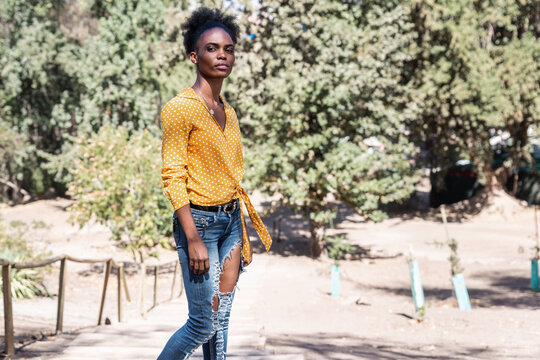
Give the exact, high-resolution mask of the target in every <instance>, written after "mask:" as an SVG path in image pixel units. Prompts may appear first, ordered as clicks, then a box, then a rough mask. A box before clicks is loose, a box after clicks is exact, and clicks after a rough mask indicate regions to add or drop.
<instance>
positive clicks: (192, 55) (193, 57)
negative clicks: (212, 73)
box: [189, 51, 197, 64]
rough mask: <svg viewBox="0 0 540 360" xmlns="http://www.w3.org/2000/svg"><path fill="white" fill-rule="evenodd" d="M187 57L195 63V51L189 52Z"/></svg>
mask: <svg viewBox="0 0 540 360" xmlns="http://www.w3.org/2000/svg"><path fill="white" fill-rule="evenodd" d="M189 59H190V60H191V62H192V63H194V64H197V53H196V52H195V51H192V52H190V53H189Z"/></svg>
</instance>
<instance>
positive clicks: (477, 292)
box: [373, 272, 540, 309]
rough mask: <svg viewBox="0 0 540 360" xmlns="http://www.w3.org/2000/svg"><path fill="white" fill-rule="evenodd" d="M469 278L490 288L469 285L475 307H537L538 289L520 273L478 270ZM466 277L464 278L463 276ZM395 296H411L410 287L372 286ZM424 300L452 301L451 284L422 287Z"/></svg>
mask: <svg viewBox="0 0 540 360" xmlns="http://www.w3.org/2000/svg"><path fill="white" fill-rule="evenodd" d="M469 277H470V278H481V279H483V281H484V282H485V283H489V284H490V285H491V287H489V288H472V287H468V288H467V290H468V292H469V297H470V299H471V304H472V305H473V307H476V308H491V307H507V308H513V309H538V308H540V292H535V291H533V290H531V289H530V288H529V279H528V278H526V277H520V276H509V275H504V274H502V273H499V272H477V273H474V274H472V275H470V276H469ZM465 280H467V279H465ZM373 288H374V289H376V290H379V291H384V292H387V293H391V294H394V295H400V296H407V297H409V296H411V289H410V288H408V287H406V288H404V287H394V288H391V287H373ZM424 297H425V299H426V302H428V303H431V304H437V303H441V302H445V303H447V302H452V303H454V302H455V299H454V294H453V289H452V283H451V280H450V279H448V287H446V288H443V287H440V288H439V287H424Z"/></svg>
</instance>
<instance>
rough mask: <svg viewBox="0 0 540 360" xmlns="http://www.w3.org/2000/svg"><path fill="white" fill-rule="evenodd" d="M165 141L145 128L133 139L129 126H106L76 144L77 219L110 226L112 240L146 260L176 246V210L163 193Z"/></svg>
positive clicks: (74, 184) (71, 187)
mask: <svg viewBox="0 0 540 360" xmlns="http://www.w3.org/2000/svg"><path fill="white" fill-rule="evenodd" d="M160 150H161V142H160V140H159V139H157V138H155V137H153V136H152V135H151V134H150V133H149V132H148V131H146V130H144V131H142V132H139V133H138V134H135V135H133V136H131V137H130V136H129V135H128V131H127V130H126V129H125V128H123V127H118V128H113V127H109V126H105V127H102V128H101V129H100V131H99V132H98V133H97V134H94V135H92V136H91V137H90V138H86V137H79V138H77V139H76V140H75V143H74V145H73V147H72V148H71V150H70V154H67V156H70V157H74V159H75V160H74V163H73V165H72V167H71V169H70V174H71V177H72V181H71V183H70V184H69V192H68V193H69V194H70V195H72V196H73V198H74V199H75V200H76V203H75V204H74V205H73V206H72V207H71V208H70V210H72V211H73V216H72V220H74V221H75V222H76V223H78V224H79V225H80V226H81V227H82V226H84V225H85V224H87V223H88V222H89V221H90V220H94V219H95V220H96V221H97V222H98V223H100V224H103V225H105V226H107V227H108V228H109V229H110V230H111V231H112V240H114V241H117V242H119V243H120V244H121V245H122V246H124V247H126V248H127V249H129V250H131V251H132V253H133V256H134V258H137V255H138V257H139V260H140V261H141V262H142V261H144V257H145V255H146V254H148V252H149V250H150V249H151V248H152V247H154V246H157V245H161V246H164V247H165V248H170V243H169V238H170V235H171V229H170V221H169V220H170V217H171V214H172V208H171V207H170V204H169V202H168V200H167V199H166V197H165V196H163V194H162V192H161V189H162V185H161V178H160V167H161V157H160Z"/></svg>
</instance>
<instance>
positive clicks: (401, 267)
mask: <svg viewBox="0 0 540 360" xmlns="http://www.w3.org/2000/svg"><path fill="white" fill-rule="evenodd" d="M67 204H68V202H66V200H50V201H39V202H36V203H32V204H28V205H24V206H18V207H14V208H4V209H1V210H0V212H1V215H2V218H3V221H5V222H8V221H11V220H23V221H31V220H32V219H36V220H37V219H41V220H42V221H44V222H45V223H47V224H49V225H50V226H51V228H50V229H48V230H46V231H45V233H37V232H36V233H35V234H32V235H31V241H35V242H36V245H39V244H45V245H46V247H47V249H48V250H50V251H52V252H53V253H70V254H74V253H75V254H81V253H84V254H85V256H86V257H92V256H96V257H103V255H104V254H107V256H113V257H114V258H118V259H123V260H126V261H128V260H131V258H130V255H129V254H127V253H125V252H123V251H122V250H119V249H117V248H115V247H114V246H112V245H111V244H110V243H109V242H108V241H107V237H108V232H107V230H106V229H104V228H102V227H99V226H94V227H88V228H86V229H83V230H82V231H79V230H78V229H77V228H75V227H72V226H71V225H69V224H68V223H67V222H66V219H67V215H66V213H65V212H64V210H63V207H65V206H66V205H67ZM501 214H502V215H501ZM279 215H281V216H282V233H281V240H280V241H279V242H277V241H276V243H275V246H274V247H273V250H272V252H271V253H270V254H262V253H258V254H256V255H255V263H254V264H253V265H252V266H250V267H248V271H250V272H252V274H256V276H257V278H258V279H259V281H260V282H261V284H263V289H264V290H263V291H261V292H260V293H259V295H258V296H259V298H258V300H257V301H256V305H254V306H253V308H252V309H251V310H250V311H251V312H252V313H251V314H252V316H253V317H254V319H255V320H256V321H257V322H258V323H260V324H261V327H262V333H263V334H264V336H265V337H266V339H267V341H266V343H267V348H268V349H272V351H275V352H277V353H280V352H281V353H291V352H292V353H298V351H299V350H300V351H301V352H303V353H304V355H305V358H306V359H407V358H415V359H538V358H540V340H539V339H540V330H539V329H538V324H539V323H540V293H535V292H532V291H531V290H529V271H530V270H529V266H530V265H529V258H530V248H531V247H532V246H533V245H534V242H533V240H532V235H533V232H534V225H533V213H532V211H530V210H519V211H517V212H516V211H513V212H506V213H505V212H504V211H503V212H493V213H483V214H482V215H480V216H477V217H475V218H474V219H473V220H470V221H466V222H463V223H451V224H449V232H450V234H451V236H453V237H455V238H456V239H457V240H458V242H459V245H460V248H459V252H460V255H461V258H462V264H463V266H464V268H465V272H464V275H465V281H466V283H467V287H468V289H469V292H470V297H471V301H472V306H473V310H472V311H471V312H462V311H459V310H458V309H457V306H456V302H455V300H454V297H453V293H452V287H451V282H450V276H449V273H450V268H449V264H448V261H447V260H446V259H447V257H448V250H447V248H446V247H442V248H441V247H438V246H437V245H435V243H436V242H440V241H443V240H444V236H445V235H444V229H443V228H442V224H441V223H440V222H439V221H438V220H437V219H435V218H431V219H430V220H429V221H428V220H422V219H409V220H402V219H399V218H397V219H391V220H387V221H385V222H383V223H380V224H372V223H365V222H363V221H362V219H361V218H359V217H358V216H356V215H355V214H352V213H349V212H346V211H345V212H344V213H343V214H341V215H342V216H341V221H340V222H339V223H338V227H337V229H336V232H338V233H339V232H343V233H346V234H347V236H348V238H349V239H350V241H351V242H352V243H354V244H356V245H358V246H359V247H361V249H363V251H364V253H363V255H362V256H361V257H360V259H359V260H351V261H343V262H342V289H341V298H339V299H333V298H331V297H330V296H329V290H330V263H328V262H323V261H315V260H312V259H310V258H309V257H307V256H306V255H305V254H306V253H307V249H308V245H309V242H308V239H307V237H306V236H307V231H306V230H307V229H306V226H305V224H304V223H303V221H302V220H301V219H300V218H299V217H298V216H296V215H294V214H291V213H289V212H287V211H282V212H281V213H279V214H276V215H273V216H272V217H268V218H266V219H265V222H266V223H267V224H268V225H269V228H270V231H271V232H272V224H273V220H274V219H277V217H278V216H279ZM40 231H41V230H40ZM38 232H39V231H38ZM410 245H412V247H413V248H414V252H415V254H416V258H417V260H418V261H419V264H420V271H421V275H422V282H423V284H424V291H425V295H426V301H427V303H428V309H427V315H426V318H425V320H424V321H423V322H417V321H415V320H412V319H411V318H410V317H411V316H412V315H413V310H412V307H413V305H412V300H411V296H410V285H409V274H408V269H407V264H406V261H405V257H404V256H402V255H400V254H406V253H407V252H408V250H409V247H410ZM257 250H258V251H259V252H260V251H261V248H260V247H258V248H257ZM299 254H300V255H299ZM174 257H175V254H174V252H171V253H163V255H162V259H161V261H165V260H168V259H174ZM54 271H56V269H53V273H54ZM55 276H56V275H54V274H52V275H51V276H50V282H51V283H50V284H51V285H50V287H51V288H52V289H54V288H55V287H54V278H55ZM168 276H170V275H168ZM70 279H73V280H72V282H71V284H72V286H73V287H72V288H70V290H69V292H68V296H67V298H66V299H67V301H70V302H71V303H70V304H71V305H70V306H69V309H70V310H69V311H68V312H67V313H66V320H65V321H66V322H67V325H68V326H67V329H69V328H70V327H71V328H75V327H81V326H88V325H92V324H93V323H94V322H95V318H96V316H97V309H95V307H96V304H97V301H98V299H99V295H98V293H99V291H100V286H101V281H102V280H101V279H102V274H101V273H100V269H99V268H91V267H89V266H87V265H81V266H80V267H77V268H75V266H74V267H73V268H72V271H71V272H70ZM128 281H131V283H130V287H131V288H133V289H136V287H137V281H136V278H130V280H128ZM170 281H171V279H170V277H168V278H167V276H164V277H163V280H162V282H160V289H161V290H160V291H161V295H160V296H161V297H162V298H166V297H167V296H168V293H169V290H170V289H169V288H168V285H169V284H170ZM68 284H70V282H68ZM151 286H152V284H151V282H150V281H148V284H147V289H148V294H150V293H151ZM240 287H241V284H240ZM90 289H93V290H90ZM89 293H91V294H92V295H91V296H90V295H89ZM114 293H115V290H114V288H113V291H111V292H110V294H111V298H110V299H109V298H108V299H107V304H108V307H107V310H106V313H107V316H108V317H109V318H110V319H111V320H112V321H113V323H114V321H115V314H116V310H115V306H114V296H113V295H114ZM55 300H56V299H55V298H54V299H37V300H24V301H17V302H16V303H15V305H14V308H15V313H16V320H15V321H16V322H15V327H16V330H17V329H18V330H17V332H18V333H19V335H20V336H22V335H24V334H23V333H25V331H26V334H28V332H30V333H32V332H33V333H34V334H36V333H39V331H45V330H47V329H52V328H54V317H55ZM149 303H150V299H148V304H149ZM129 306H131V308H130V307H129ZM129 306H128V310H127V312H126V314H127V315H126V316H133V317H136V316H137V311H136V309H137V307H136V305H134V304H132V305H129ZM66 309H68V307H67V306H66ZM233 316H234V314H233ZM70 319H71V320H70ZM31 324H33V325H31ZM25 326H26V328H25ZM24 329H26V330H24ZM1 331H3V329H2V330H1Z"/></svg>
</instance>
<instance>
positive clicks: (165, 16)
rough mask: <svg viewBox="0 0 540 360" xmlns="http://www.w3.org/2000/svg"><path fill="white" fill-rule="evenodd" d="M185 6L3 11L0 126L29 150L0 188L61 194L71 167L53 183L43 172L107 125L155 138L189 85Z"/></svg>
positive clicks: (130, 0) (29, 5)
mask: <svg viewBox="0 0 540 360" xmlns="http://www.w3.org/2000/svg"><path fill="white" fill-rule="evenodd" d="M4 5H5V6H4ZM167 6H169V7H168V8H167ZM186 6H187V5H186V4H183V5H181V6H180V7H179V8H176V5H175V4H174V2H171V1H154V0H140V1H135V0H115V1H113V2H111V1H101V0H94V1H91V0H88V1H70V2H65V1H58V0H46V1H35V0H32V1H26V0H7V1H6V2H4V3H3V6H2V8H1V9H0V25H1V26H0V68H1V69H2V70H1V71H0V123H2V124H3V125H2V127H3V128H7V129H10V131H14V132H16V133H18V134H20V136H19V138H20V139H21V141H23V142H27V143H28V146H26V147H25V153H26V154H25V159H26V160H25V164H24V165H25V167H24V169H16V172H17V173H16V174H15V175H16V176H14V175H13V174H11V173H10V174H6V173H2V174H0V178H2V179H9V181H10V183H13V181H14V179H15V180H16V183H15V188H17V189H23V190H24V189H26V190H29V191H30V193H32V194H33V195H39V194H42V193H43V192H44V191H45V190H47V188H48V187H50V186H51V185H55V186H56V188H57V190H59V191H60V192H62V191H63V190H64V189H63V187H62V186H61V184H62V183H63V182H65V180H66V179H67V180H69V176H68V177H64V176H65V175H66V167H67V166H69V164H67V163H66V164H64V166H60V165H61V164H60V163H55V164H54V166H49V167H48V170H49V172H52V174H49V172H47V171H45V167H46V165H45V164H46V163H47V162H49V161H51V159H52V157H51V155H57V154H59V153H61V152H62V148H63V146H64V145H66V144H67V145H69V144H70V142H71V141H72V137H74V136H78V135H81V134H91V133H93V132H96V131H98V130H99V128H100V127H101V126H102V125H104V124H109V125H111V126H117V125H122V126H124V127H125V128H126V129H129V131H137V130H140V129H144V128H148V129H149V130H150V131H152V132H153V133H154V134H156V135H157V133H158V132H159V127H158V122H159V111H160V109H161V105H162V103H163V101H162V98H164V99H165V101H166V100H168V99H169V98H170V97H172V96H173V95H174V94H175V92H177V91H178V90H179V89H178V87H180V86H178V84H182V85H184V84H185V83H186V80H185V78H186V75H185V74H187V71H186V69H187V64H186V63H185V62H182V61H181V60H182V59H184V58H185V55H183V49H182V47H181V46H178V45H179V43H178V40H179V36H178V34H179V32H178V23H179V22H178V16H177V15H178V14H180V15H181V16H183V14H184V13H185V11H186ZM177 9H178V10H177ZM175 29H176V30H175ZM56 159H58V158H56ZM51 170H54V171H51ZM0 186H2V187H3V188H5V187H6V186H7V185H5V183H3V185H0ZM10 189H11V190H9V193H10V194H11V192H13V187H11V188H10ZM4 193H8V191H7V190H4ZM20 198H22V196H21V195H20V194H19V195H18V196H17V194H15V195H12V199H14V200H17V199H20Z"/></svg>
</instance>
